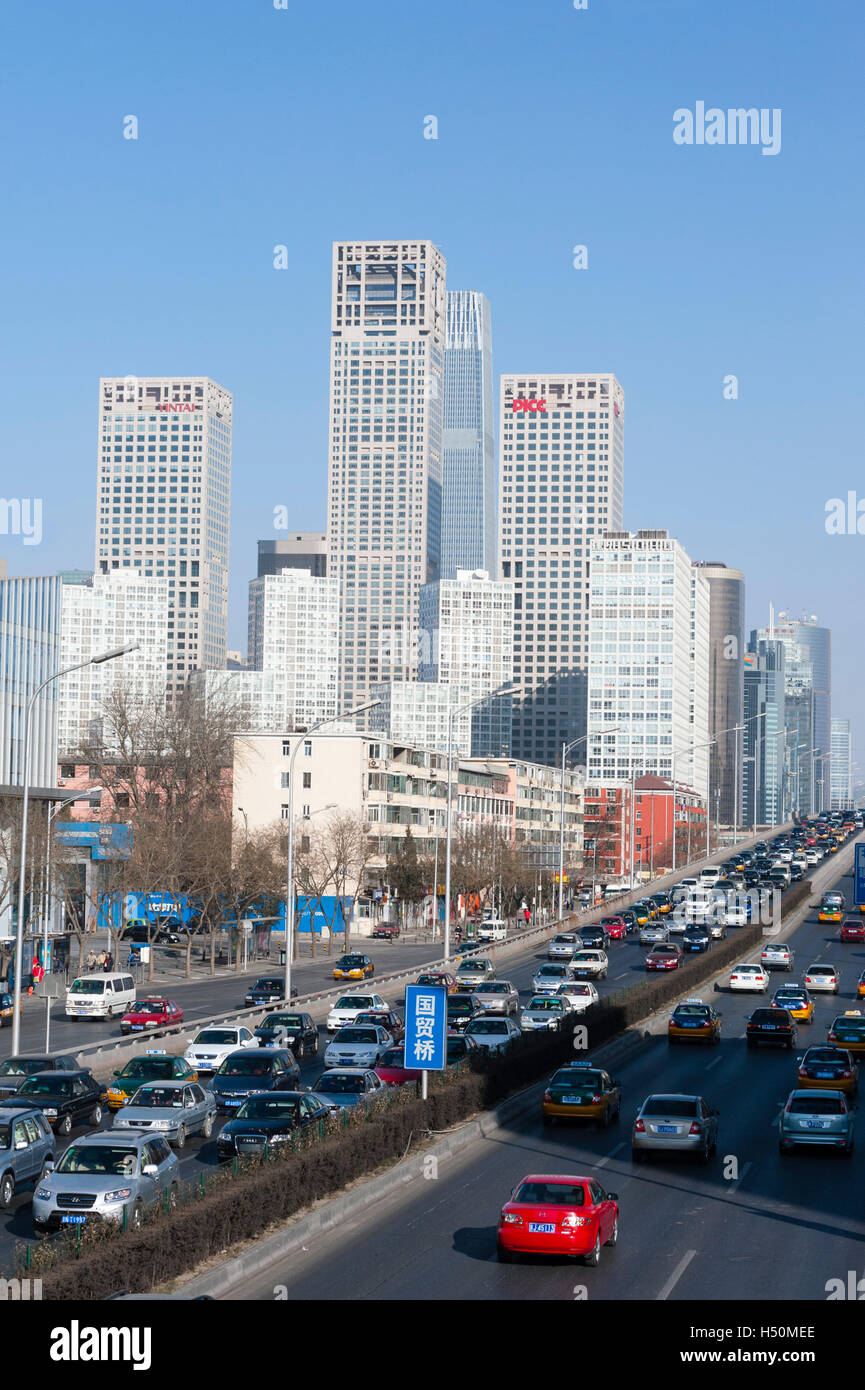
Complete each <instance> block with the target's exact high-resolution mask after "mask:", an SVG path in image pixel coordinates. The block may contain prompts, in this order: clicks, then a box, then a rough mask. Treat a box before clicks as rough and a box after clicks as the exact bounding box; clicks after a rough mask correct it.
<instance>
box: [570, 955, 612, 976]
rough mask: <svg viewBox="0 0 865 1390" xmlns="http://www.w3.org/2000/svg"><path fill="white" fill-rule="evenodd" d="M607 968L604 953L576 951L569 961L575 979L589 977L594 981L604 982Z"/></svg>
mask: <svg viewBox="0 0 865 1390" xmlns="http://www.w3.org/2000/svg"><path fill="white" fill-rule="evenodd" d="M608 968H609V961H608V960H607V953H606V951H596V950H585V951H577V954H576V955H575V956H574V957H573V959H572V961H571V970H572V971H573V974H574V975H575V976H576V977H577V978H579V976H580V975H591V976H592V978H593V979H595V980H605V979H606V978H607V970H608Z"/></svg>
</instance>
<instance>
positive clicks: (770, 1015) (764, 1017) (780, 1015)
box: [751, 1009, 789, 1026]
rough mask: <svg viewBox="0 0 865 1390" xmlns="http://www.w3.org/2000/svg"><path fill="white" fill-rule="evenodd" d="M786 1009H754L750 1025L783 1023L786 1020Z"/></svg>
mask: <svg viewBox="0 0 865 1390" xmlns="http://www.w3.org/2000/svg"><path fill="white" fill-rule="evenodd" d="M788 1017H789V1015H788V1014H787V1010H786V1009H755V1010H754V1012H753V1013H752V1015H751V1022H752V1023H771V1024H772V1025H773V1026H774V1025H775V1024H776V1023H783V1022H784V1020H785V1018H788Z"/></svg>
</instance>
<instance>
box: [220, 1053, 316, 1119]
mask: <svg viewBox="0 0 865 1390" xmlns="http://www.w3.org/2000/svg"><path fill="white" fill-rule="evenodd" d="M299 1085H300V1067H299V1066H298V1065H297V1062H296V1061H295V1060H294V1054H293V1053H292V1052H291V1051H290V1050H289V1049H288V1048H287V1047H258V1048H255V1047H243V1048H240V1049H238V1051H237V1052H230V1053H229V1054H228V1056H227V1057H226V1059H225V1061H224V1062H223V1063H222V1066H221V1067H220V1068H219V1070H218V1071H217V1073H216V1075H215V1076H214V1078H213V1080H212V1081H211V1083H210V1089H211V1090H212V1091H213V1094H214V1095H215V1096H216V1103H217V1105H218V1106H219V1108H220V1110H236V1109H238V1108H239V1106H241V1105H242V1104H243V1102H244V1101H245V1100H246V1097H247V1096H248V1095H250V1094H251V1093H252V1092H253V1091H295V1090H297V1088H298V1086H299Z"/></svg>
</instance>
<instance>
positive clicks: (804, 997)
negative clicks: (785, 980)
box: [772, 985, 814, 1023]
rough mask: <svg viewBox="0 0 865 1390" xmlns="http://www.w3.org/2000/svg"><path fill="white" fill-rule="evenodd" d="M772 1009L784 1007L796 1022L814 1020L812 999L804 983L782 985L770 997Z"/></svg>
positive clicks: (811, 1021) (810, 1021)
mask: <svg viewBox="0 0 865 1390" xmlns="http://www.w3.org/2000/svg"><path fill="white" fill-rule="evenodd" d="M772 1008H773V1009H786V1010H787V1012H788V1013H789V1014H792V1016H793V1018H795V1020H796V1022H797V1023H813V1022H814V1000H813V999H812V998H811V996H810V994H809V993H808V991H807V989H806V988H805V986H804V985H782V986H781V988H780V989H776V990H775V994H774V996H773V998H772Z"/></svg>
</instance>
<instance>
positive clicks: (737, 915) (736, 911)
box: [719, 902, 749, 927]
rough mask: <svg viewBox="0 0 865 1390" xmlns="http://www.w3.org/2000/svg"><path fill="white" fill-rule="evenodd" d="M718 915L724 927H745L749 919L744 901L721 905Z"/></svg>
mask: <svg viewBox="0 0 865 1390" xmlns="http://www.w3.org/2000/svg"><path fill="white" fill-rule="evenodd" d="M719 916H720V919H721V921H722V922H723V924H724V926H725V927H747V925H748V921H749V917H748V909H747V908H746V906H745V904H744V903H735V902H730V903H727V904H726V905H724V906H721V907H720V908H719Z"/></svg>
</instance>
